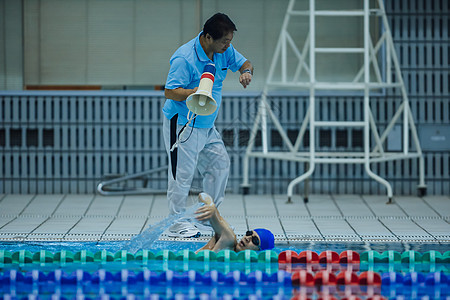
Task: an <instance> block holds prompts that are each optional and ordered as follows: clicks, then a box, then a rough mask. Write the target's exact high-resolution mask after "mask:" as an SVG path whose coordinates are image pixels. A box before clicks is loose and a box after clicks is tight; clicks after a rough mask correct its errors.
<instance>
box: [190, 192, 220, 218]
mask: <svg viewBox="0 0 450 300" xmlns="http://www.w3.org/2000/svg"><path fill="white" fill-rule="evenodd" d="M198 201H199V202H201V203H204V204H205V205H203V206H202V207H200V208H199V209H197V211H196V212H195V214H196V215H197V216H196V219H197V220H199V221H206V220H209V219H210V218H211V217H212V216H214V214H215V213H216V206H215V205H214V202H213V200H212V198H211V196H210V195H208V194H206V193H200V194H199V195H198Z"/></svg>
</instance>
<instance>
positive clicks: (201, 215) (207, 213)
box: [196, 197, 234, 237]
mask: <svg viewBox="0 0 450 300" xmlns="http://www.w3.org/2000/svg"><path fill="white" fill-rule="evenodd" d="M199 200H200V201H202V202H203V203H205V204H206V205H204V206H202V207H200V208H199V209H198V210H197V211H196V214H197V216H196V218H197V220H199V221H209V222H210V223H211V226H212V228H213V229H214V232H215V233H216V235H218V236H219V237H222V236H223V235H226V236H227V237H232V236H234V232H233V230H232V229H231V227H230V225H229V224H228V222H227V221H225V219H224V218H223V217H222V216H221V215H220V213H219V211H218V210H217V208H216V206H215V205H214V203H213V202H212V200H211V199H202V198H200V197H199Z"/></svg>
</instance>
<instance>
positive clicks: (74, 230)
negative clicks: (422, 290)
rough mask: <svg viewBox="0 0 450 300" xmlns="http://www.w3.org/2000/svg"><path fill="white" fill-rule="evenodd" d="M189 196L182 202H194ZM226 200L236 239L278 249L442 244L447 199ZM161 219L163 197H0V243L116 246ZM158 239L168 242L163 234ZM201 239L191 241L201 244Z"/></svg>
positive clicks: (447, 226) (446, 240)
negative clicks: (267, 241) (268, 234)
mask: <svg viewBox="0 0 450 300" xmlns="http://www.w3.org/2000/svg"><path fill="white" fill-rule="evenodd" d="M195 199H196V197H195V196H191V197H190V200H191V201H192V202H193V201H195ZM286 199H287V198H286V196H285V195H246V196H243V195H227V198H226V200H225V201H224V203H223V204H222V206H221V207H220V211H221V214H222V215H223V216H224V217H225V219H227V220H228V222H229V223H230V224H231V225H232V226H234V227H235V228H236V233H237V234H238V235H242V234H244V233H245V231H246V230H247V229H248V228H250V229H251V228H255V227H267V228H270V229H271V230H272V231H273V232H274V234H275V236H276V240H277V241H278V242H287V241H295V242H299V241H334V240H340V241H355V242H359V241H363V242H366V241H369V242H370V241H390V242H392V241H414V242H433V243H441V244H450V197H447V196H427V197H423V198H419V197H412V196H411V197H405V196H399V197H396V198H395V201H394V203H393V204H389V205H388V204H386V199H385V197H384V196H374V195H367V196H365V195H364V196H359V195H311V196H310V197H309V200H310V201H309V203H307V204H305V203H303V200H302V198H301V197H300V196H298V197H294V198H293V203H291V204H288V203H286ZM165 217H167V202H166V198H165V196H164V195H146V196H145V195H144V196H135V195H133V196H109V197H105V196H100V195H73V194H67V195H42V194H39V195H9V194H8V195H0V241H12V240H15V241H104V240H124V239H129V238H131V237H132V236H134V235H136V234H138V233H140V232H141V231H142V230H144V229H145V228H147V227H148V226H150V225H152V224H155V223H157V222H159V221H161V220H163V219H164V218H165ZM161 238H162V239H169V238H168V237H167V236H165V235H163V236H162V237H161ZM207 238H208V236H207V235H204V236H202V237H201V238H200V239H197V241H198V240H206V239H207Z"/></svg>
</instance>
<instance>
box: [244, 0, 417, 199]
mask: <svg viewBox="0 0 450 300" xmlns="http://www.w3.org/2000/svg"><path fill="white" fill-rule="evenodd" d="M375 3H376V4H377V5H378V7H376V8H370V7H369V0H364V6H363V9H362V10H338V11H335V10H316V9H315V0H310V1H309V10H294V6H295V0H290V2H289V4H288V8H287V11H286V15H285V18H284V21H283V25H282V29H281V32H280V36H279V40H278V43H277V46H276V49H275V53H274V56H273V59H272V63H271V66H270V69H269V73H268V77H267V80H266V84H265V86H264V89H263V92H262V95H261V100H260V104H259V107H258V113H257V115H256V119H255V123H254V126H253V128H252V131H251V135H250V140H249V143H248V146H247V150H246V154H245V158H244V166H243V168H244V170H243V171H244V179H243V183H242V185H241V187H242V188H243V192H244V193H247V192H248V190H249V187H250V185H249V180H248V179H249V178H248V173H249V159H250V158H251V157H256V158H266V159H278V160H289V161H293V162H305V163H307V166H308V167H307V168H308V169H307V171H306V172H305V173H304V174H302V175H301V176H299V177H297V178H295V179H294V180H292V181H291V182H290V183H289V186H288V189H287V197H288V202H291V198H292V196H293V189H294V186H295V185H297V184H299V183H300V182H302V181H305V180H307V179H308V178H309V177H310V176H311V175H312V174H313V172H314V169H315V166H316V164H363V165H364V168H365V171H366V173H367V174H368V175H369V176H370V177H371V178H373V179H374V180H376V181H377V182H379V183H380V184H382V185H384V186H385V187H386V191H387V197H388V203H391V202H392V200H393V191H392V187H391V184H390V183H389V182H388V181H387V180H385V179H384V178H382V177H380V176H379V175H377V174H375V173H374V172H373V171H372V169H371V164H372V163H380V162H386V161H391V160H399V159H413V158H418V159H419V180H420V182H419V185H418V190H419V194H421V195H423V194H425V192H426V185H425V176H424V159H423V156H422V150H421V147H420V143H419V139H418V136H417V131H416V128H415V125H414V121H413V118H412V115H411V110H410V106H409V101H408V96H407V93H406V89H405V85H404V82H403V78H402V74H401V70H400V66H399V62H398V59H397V56H396V53H395V49H394V45H393V41H392V35H391V32H390V29H389V23H388V20H387V17H386V12H385V9H384V4H383V1H382V0H376V1H375ZM297 16H304V17H309V34H308V35H307V37H306V40H305V42H304V46H303V49H301V50H300V49H298V47H297V46H296V44H295V41H294V40H293V38H292V37H291V35H290V34H289V32H288V25H289V22H290V19H291V18H292V17H297ZM316 16H321V17H328V16H332V17H362V18H363V24H364V45H363V47H354V48H332V47H328V48H325V47H316ZM374 16H375V17H379V18H381V24H382V32H381V36H380V37H379V40H378V41H377V42H376V43H375V44H374V43H372V38H371V36H370V27H369V24H370V23H369V18H370V17H374ZM383 30H384V32H383ZM288 47H290V50H291V51H292V52H293V53H294V54H295V56H296V58H297V59H298V64H297V66H296V69H295V72H294V76H291V78H289V75H288V68H289V67H290V64H288V59H287V49H288ZM380 49H384V51H385V53H384V58H385V59H384V60H383V62H382V63H383V64H384V66H385V69H386V70H387V71H386V74H385V76H384V77H383V76H382V72H381V70H380V67H379V64H378V60H377V56H379V51H380ZM308 52H309V64H308V61H307V56H308ZM317 53H348V54H353V53H354V54H360V55H361V54H363V55H364V63H363V66H362V67H361V69H360V70H359V72H358V73H357V74H356V76H355V78H354V79H353V81H352V82H337V81H336V82H320V81H317V80H316V54H317ZM278 64H280V69H281V80H274V72H275V69H276V67H277V65H278ZM371 64H372V67H373V72H374V73H375V77H376V80H375V81H371V78H370V75H371V74H370V66H371ZM392 67H393V68H394V71H395V80H394V78H393V77H392V74H391V68H392ZM302 71H304V72H305V73H306V74H308V76H309V81H301V80H300V74H301V72H302ZM274 87H294V88H300V89H307V90H309V108H308V110H307V112H306V115H305V118H304V121H303V123H302V126H301V128H300V131H299V134H298V136H297V138H296V140H295V143H292V142H291V141H290V139H289V138H288V135H287V134H286V132H285V130H284V129H283V127H282V126H281V124H280V122H279V121H278V119H277V118H276V116H275V115H274V113H273V112H272V110H271V108H270V105H269V103H268V102H267V95H268V91H269V89H271V88H274ZM386 88H395V89H399V90H400V92H401V94H402V100H403V101H402V104H401V105H400V107H399V108H398V110H397V112H396V113H395V114H394V116H393V117H392V120H391V121H390V123H389V124H388V126H387V127H386V128H385V130H384V131H383V132H382V133H381V134H379V133H378V129H377V126H376V124H375V120H374V118H373V115H372V112H371V108H370V92H371V91H372V90H374V89H386ZM325 90H329V91H336V90H340V91H342V90H347V91H359V92H360V93H361V94H362V97H363V118H362V121H321V120H316V118H315V110H316V104H317V103H316V102H317V101H316V92H317V91H325ZM401 116H403V119H402V126H403V142H402V143H403V145H402V148H403V149H402V151H401V152H400V153H399V152H388V151H385V149H384V147H383V145H384V142H385V141H386V139H387V137H388V135H389V133H390V132H391V131H392V129H393V127H394V125H395V124H396V122H397V121H398V120H399V118H400V117H401ZM268 118H269V119H270V120H271V121H272V122H273V125H274V126H275V128H276V130H277V131H278V132H279V134H280V136H281V138H282V140H283V142H284V144H285V146H287V148H288V151H278V152H277V151H269V149H268V138H267V122H268ZM308 127H309V132H310V134H309V151H303V152H301V151H299V149H300V145H301V142H302V141H303V138H304V136H305V132H306V130H307V129H308ZM322 127H326V128H333V127H338V128H345V127H355V128H358V127H359V128H362V129H363V132H364V142H363V144H364V145H363V147H364V151H363V152H351V153H350V152H318V151H316V146H315V133H316V129H317V128H322ZM259 129H261V138H262V151H255V150H254V143H255V138H256V135H257V132H258V130H259ZM410 134H411V136H412V144H413V145H414V147H415V150H414V151H412V150H411V149H409V143H410ZM371 137H372V139H373V140H374V141H375V146H374V147H372V148H371V145H370V142H371ZM307 186H308V184H307V183H306V184H305V190H306V191H307ZM304 201H305V202H307V201H308V192H305V196H304Z"/></svg>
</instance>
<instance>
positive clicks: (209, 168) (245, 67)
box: [163, 13, 253, 238]
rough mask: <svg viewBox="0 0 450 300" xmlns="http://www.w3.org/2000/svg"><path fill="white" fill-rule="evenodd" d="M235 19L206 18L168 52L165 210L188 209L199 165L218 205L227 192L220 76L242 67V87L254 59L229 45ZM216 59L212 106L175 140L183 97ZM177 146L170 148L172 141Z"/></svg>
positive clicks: (194, 229) (187, 227) (181, 226)
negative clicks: (213, 108)
mask: <svg viewBox="0 0 450 300" xmlns="http://www.w3.org/2000/svg"><path fill="white" fill-rule="evenodd" d="M236 30H237V29H236V26H235V24H234V23H233V22H232V21H231V20H230V18H229V17H228V16H227V15H225V14H222V13H217V14H215V15H214V16H212V17H211V18H210V19H208V20H207V21H206V23H205V24H204V26H203V31H202V32H200V34H199V35H198V36H197V37H195V38H194V39H192V40H191V41H189V42H188V43H186V44H184V45H183V46H181V47H180V48H178V50H177V51H175V53H174V54H173V55H172V57H171V59H170V70H169V75H168V76H167V81H166V86H165V96H166V98H167V100H166V102H165V104H164V108H163V113H164V116H165V118H164V125H163V132H164V143H165V147H166V151H167V154H168V155H169V174H168V190H167V199H168V202H169V213H170V214H179V213H182V212H183V211H184V210H185V209H186V201H187V198H188V194H189V190H190V187H191V183H192V179H193V177H194V173H195V169H196V168H198V170H199V172H200V174H201V175H202V177H203V191H204V192H206V193H208V194H209V195H211V196H212V198H213V199H214V202H215V205H216V207H218V206H219V205H220V203H221V202H222V201H223V198H224V196H225V188H226V185H227V181H228V175H229V169H230V159H229V157H228V153H227V151H226V149H225V145H224V143H223V141H222V138H221V136H220V134H219V132H218V131H217V130H216V128H215V125H214V122H215V120H216V117H217V113H218V110H219V107H220V103H221V100H222V82H223V80H224V79H225V77H226V75H227V72H228V69H229V70H231V71H233V72H236V71H239V72H240V73H241V75H240V77H239V82H240V83H241V85H242V86H243V87H244V88H246V87H247V85H249V84H250V82H251V80H252V76H253V66H252V64H251V63H250V62H249V61H248V60H247V59H246V58H245V57H244V56H243V55H242V54H240V53H239V52H238V51H236V49H234V47H233V45H231V41H232V39H233V35H234V32H235V31H236ZM209 63H212V64H214V65H215V68H216V73H215V80H214V85H213V87H212V97H213V98H214V99H215V100H216V102H217V109H216V111H215V112H214V113H213V114H211V115H208V116H197V117H196V118H195V119H194V121H193V122H191V123H190V124H189V127H188V128H187V129H186V131H185V133H184V134H183V136H182V138H181V139H180V140H179V141H178V143H177V139H178V134H179V132H180V130H181V128H182V127H183V126H184V125H185V124H186V123H187V122H188V119H187V114H188V109H187V106H186V98H187V97H188V96H189V95H190V94H193V93H195V91H196V90H197V87H198V85H199V82H200V77H201V75H202V73H203V68H204V67H205V65H206V64H209ZM175 143H177V147H176V148H174V149H173V151H171V148H172V147H173V145H174V144H175ZM205 226H206V227H208V226H209V228H211V227H210V225H209V224H207V223H206V224H202V223H195V224H194V223H191V222H188V221H183V222H178V223H175V224H173V225H172V226H171V227H170V228H169V233H168V234H169V236H172V237H183V238H189V237H198V236H200V230H199V229H203V228H202V227H205Z"/></svg>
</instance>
